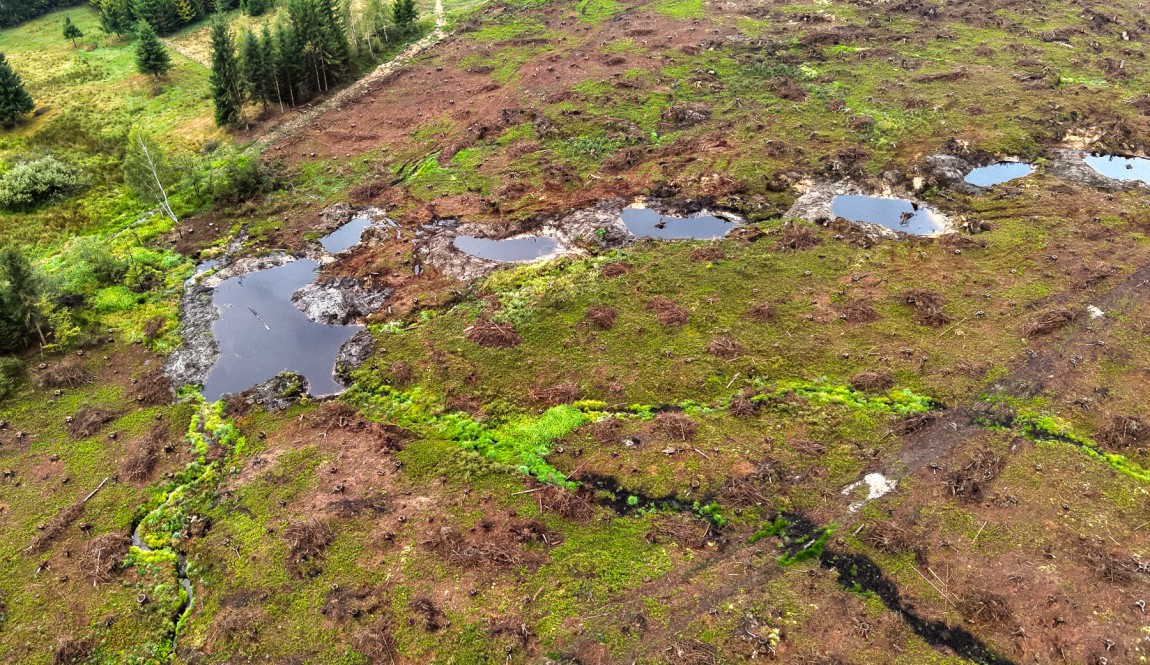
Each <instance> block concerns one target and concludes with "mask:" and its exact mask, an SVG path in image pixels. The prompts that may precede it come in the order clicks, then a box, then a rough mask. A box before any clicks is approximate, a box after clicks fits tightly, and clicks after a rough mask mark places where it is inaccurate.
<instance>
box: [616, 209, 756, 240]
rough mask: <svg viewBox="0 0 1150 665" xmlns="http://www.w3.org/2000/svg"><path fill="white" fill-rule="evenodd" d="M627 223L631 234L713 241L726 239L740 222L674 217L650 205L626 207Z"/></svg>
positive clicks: (714, 218) (668, 238)
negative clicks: (655, 209) (650, 207)
mask: <svg viewBox="0 0 1150 665" xmlns="http://www.w3.org/2000/svg"><path fill="white" fill-rule="evenodd" d="M623 224H624V226H626V227H627V230H628V231H630V232H631V235H634V236H638V237H640V238H661V239H664V240H679V239H692V240H712V239H714V238H722V237H723V236H725V235H727V234H728V233H730V232H731V229H734V228H735V226H736V224H735V223H734V222H731V221H727V220H725V219H721V218H719V217H714V216H712V215H702V216H700V217H671V216H670V215H660V214H659V213H657V212H655V211H654V210H649V209H647V208H624V209H623Z"/></svg>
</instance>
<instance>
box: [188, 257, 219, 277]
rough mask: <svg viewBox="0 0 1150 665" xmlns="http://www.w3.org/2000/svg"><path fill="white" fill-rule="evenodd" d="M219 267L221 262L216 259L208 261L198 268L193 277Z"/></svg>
mask: <svg viewBox="0 0 1150 665" xmlns="http://www.w3.org/2000/svg"><path fill="white" fill-rule="evenodd" d="M219 265H220V262H219V261H217V260H215V259H208V260H207V261H204V262H203V263H201V264H199V265H197V266H196V272H195V273H193V274H192V277H198V276H200V275H202V274H204V273H206V272H207V271H209V270H211V269H212V268H218V267H219Z"/></svg>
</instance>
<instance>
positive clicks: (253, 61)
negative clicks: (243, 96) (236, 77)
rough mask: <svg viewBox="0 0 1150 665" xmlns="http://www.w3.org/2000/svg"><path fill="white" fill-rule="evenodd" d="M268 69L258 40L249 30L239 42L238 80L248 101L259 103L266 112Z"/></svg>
mask: <svg viewBox="0 0 1150 665" xmlns="http://www.w3.org/2000/svg"><path fill="white" fill-rule="evenodd" d="M268 78H270V77H269V75H268V68H267V63H265V62H264V52H263V49H262V48H260V41H259V38H258V37H256V35H255V33H254V32H252V31H251V30H247V31H245V32H244V36H243V39H241V40H240V79H241V80H242V81H243V87H244V91H245V92H246V93H247V96H248V99H250V100H251V101H253V102H257V101H258V102H259V103H260V105H262V106H263V109H264V111H265V112H266V111H267V110H268V94H267V93H268V89H267V83H268Z"/></svg>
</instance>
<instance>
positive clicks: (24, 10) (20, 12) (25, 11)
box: [0, 0, 83, 28]
mask: <svg viewBox="0 0 1150 665" xmlns="http://www.w3.org/2000/svg"><path fill="white" fill-rule="evenodd" d="M80 2H83V0H5V1H4V2H0V28H6V27H8V26H10V25H16V24H17V23H22V22H24V21H27V20H28V19H32V18H36V17H37V16H40V15H41V14H47V13H48V12H50V11H52V10H54V9H59V8H60V7H70V6H71V5H75V4H79V3H80Z"/></svg>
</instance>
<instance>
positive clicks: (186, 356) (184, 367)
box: [164, 286, 220, 390]
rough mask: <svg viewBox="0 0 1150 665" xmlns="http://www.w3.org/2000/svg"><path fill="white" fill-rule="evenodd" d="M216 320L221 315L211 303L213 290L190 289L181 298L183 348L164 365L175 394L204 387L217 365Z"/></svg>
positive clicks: (195, 287) (197, 287)
mask: <svg viewBox="0 0 1150 665" xmlns="http://www.w3.org/2000/svg"><path fill="white" fill-rule="evenodd" d="M217 318H219V311H218V310H217V309H216V306H215V305H214V304H213V303H212V290H211V289H208V288H205V287H203V286H190V287H188V288H187V289H186V290H185V291H184V295H183V296H182V297H181V298H180V320H181V322H182V323H183V328H182V329H181V331H180V336H181V337H182V338H183V344H181V345H180V348H178V349H176V350H175V351H174V352H173V353H172V355H170V356H168V359H167V360H166V361H165V362H164V375H165V376H167V377H168V379H169V380H171V382H172V387H173V388H174V389H175V390H179V389H180V388H181V387H183V386H186V385H196V384H200V383H203V382H204V379H205V378H207V376H208V372H209V371H210V370H211V369H212V365H214V364H215V363H216V358H217V357H219V355H220V347H219V344H218V343H217V342H216V338H215V337H214V336H213V335H212V323H213V322H214V321H215V320H216V319H217Z"/></svg>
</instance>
